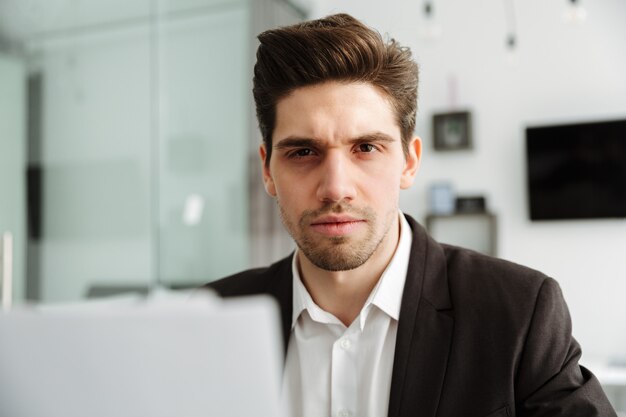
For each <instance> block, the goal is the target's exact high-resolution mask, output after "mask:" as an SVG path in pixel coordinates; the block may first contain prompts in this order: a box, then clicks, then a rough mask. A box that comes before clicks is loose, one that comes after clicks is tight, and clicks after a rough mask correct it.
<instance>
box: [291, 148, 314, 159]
mask: <svg viewBox="0 0 626 417" xmlns="http://www.w3.org/2000/svg"><path fill="white" fill-rule="evenodd" d="M311 155H313V149H310V148H302V149H296V150H295V151H293V152H290V153H289V157H290V158H306V157H307V156H311Z"/></svg>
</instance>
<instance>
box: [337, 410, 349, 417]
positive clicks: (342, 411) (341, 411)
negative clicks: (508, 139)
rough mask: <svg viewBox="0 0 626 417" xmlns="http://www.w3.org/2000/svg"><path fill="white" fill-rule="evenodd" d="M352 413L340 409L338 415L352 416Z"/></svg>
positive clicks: (338, 416)
mask: <svg viewBox="0 0 626 417" xmlns="http://www.w3.org/2000/svg"><path fill="white" fill-rule="evenodd" d="M351 415H352V413H351V412H350V411H349V410H340V411H339V413H337V417H350V416H351Z"/></svg>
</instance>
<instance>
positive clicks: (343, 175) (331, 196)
mask: <svg viewBox="0 0 626 417" xmlns="http://www.w3.org/2000/svg"><path fill="white" fill-rule="evenodd" d="M351 168H352V167H351V163H350V159H349V156H346V155H344V154H342V153H341V152H340V151H339V150H332V151H330V152H328V153H327V154H326V156H325V158H324V161H323V163H322V164H321V166H320V169H321V177H320V181H319V185H318V188H317V198H318V199H319V200H320V201H323V202H325V203H336V202H340V201H343V200H348V201H350V200H353V199H354V198H355V197H356V188H355V185H354V180H355V178H354V174H355V173H354V172H353V170H352V169H351Z"/></svg>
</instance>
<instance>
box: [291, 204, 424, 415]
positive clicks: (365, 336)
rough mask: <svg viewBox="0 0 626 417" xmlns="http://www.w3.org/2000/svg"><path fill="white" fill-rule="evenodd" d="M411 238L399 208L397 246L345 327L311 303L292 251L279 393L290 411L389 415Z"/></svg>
mask: <svg viewBox="0 0 626 417" xmlns="http://www.w3.org/2000/svg"><path fill="white" fill-rule="evenodd" d="M412 239H413V236H412V232H411V228H410V227H409V224H408V223H407V221H406V219H405V218H404V216H403V215H402V213H400V241H399V243H398V246H397V248H396V252H395V253H394V255H393V258H392V259H391V261H390V262H389V264H388V265H387V268H386V269H385V271H384V272H383V274H382V276H381V277H380V279H379V280H378V283H377V284H376V286H375V287H374V289H373V290H372V292H371V294H370V295H369V297H368V298H367V301H366V302H365V305H364V306H363V308H362V309H361V312H360V313H359V316H358V317H357V318H356V319H355V320H354V322H353V323H352V324H351V325H350V326H349V327H346V326H345V325H344V324H343V323H342V322H341V321H340V320H339V319H337V317H335V316H334V315H332V314H330V313H328V312H327V311H324V310H322V309H321V308H320V307H319V306H318V305H317V304H315V302H314V301H313V299H312V298H311V295H310V294H309V292H308V291H307V290H306V288H305V287H304V285H303V284H302V280H301V279H300V274H299V272H298V265H297V253H296V254H295V255H294V257H293V264H292V272H293V319H292V325H291V336H290V338H289V346H288V348H287V359H286V363H285V373H284V378H283V393H282V394H283V401H284V403H285V407H286V409H287V410H288V414H287V415H288V416H290V417H324V416H329V417H356V416H358V417H381V416H386V415H387V412H388V407H389V391H390V387H391V372H392V367H393V358H394V350H395V345H396V334H397V330H398V316H399V314H400V304H401V300H402V292H403V289H404V282H405V280H406V272H407V268H408V263H409V252H410V249H411V241H412Z"/></svg>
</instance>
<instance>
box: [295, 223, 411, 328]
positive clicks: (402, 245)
mask: <svg viewBox="0 0 626 417" xmlns="http://www.w3.org/2000/svg"><path fill="white" fill-rule="evenodd" d="M399 217H400V240H399V242H398V247H397V248H396V251H395V253H394V255H393V257H392V258H391V261H390V262H389V264H388V265H387V268H386V269H385V271H384V272H383V274H382V275H381V277H380V279H379V280H378V283H377V284H376V286H375V287H374V289H373V290H372V292H371V293H370V295H369V297H368V298H367V300H366V302H365V304H364V306H363V309H362V310H361V314H359V320H360V327H361V330H363V327H364V326H365V321H366V319H367V316H368V314H369V311H370V309H371V306H372V305H375V306H376V307H378V308H379V309H380V310H382V311H383V312H385V313H386V314H387V315H388V316H389V317H391V318H393V319H394V320H398V318H399V316H400V304H401V303H402V292H403V290H404V283H405V281H406V273H407V270H408V266H409V254H410V252H411V244H412V241H413V233H412V231H411V227H410V226H409V223H408V222H407V220H406V218H405V217H404V215H403V214H402V212H399ZM297 259H298V249H296V252H295V253H294V255H293V259H292V262H291V272H292V276H293V314H292V319H291V329H293V328H294V326H295V325H296V322H297V320H298V317H300V314H302V312H303V311H304V310H306V311H307V312H308V313H309V315H310V316H311V318H312V319H313V320H315V321H318V322H321V323H328V324H331V323H332V324H341V322H340V321H339V320H338V319H337V318H336V317H335V316H333V315H332V314H330V313H328V312H326V311H324V310H322V309H321V308H320V307H319V306H318V305H317V304H315V302H314V301H313V298H312V297H311V295H310V294H309V292H308V291H307V289H306V287H305V286H304V284H303V283H302V280H301V278H300V272H299V271H298V261H297Z"/></svg>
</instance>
